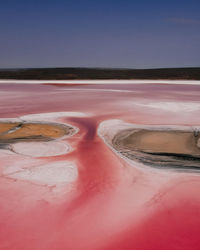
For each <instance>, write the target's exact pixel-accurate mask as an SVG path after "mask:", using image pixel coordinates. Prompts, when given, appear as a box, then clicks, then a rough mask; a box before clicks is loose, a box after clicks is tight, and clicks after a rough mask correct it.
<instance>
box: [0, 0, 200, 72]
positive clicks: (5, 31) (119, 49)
mask: <svg viewBox="0 0 200 250" xmlns="http://www.w3.org/2000/svg"><path fill="white" fill-rule="evenodd" d="M0 31H1V35H0V68H23V67H25V68H28V67H119V68H161V67H200V0H168V1H162V0H160V1H158V0H152V1H151V0H138V1H135V0H99V1H95V0H85V1H84V0H82V1H81V0H69V1H68V0H65V1H64V0H54V1H53V0H48V1H44V0H35V1H34V0H2V1H1V5H0Z"/></svg>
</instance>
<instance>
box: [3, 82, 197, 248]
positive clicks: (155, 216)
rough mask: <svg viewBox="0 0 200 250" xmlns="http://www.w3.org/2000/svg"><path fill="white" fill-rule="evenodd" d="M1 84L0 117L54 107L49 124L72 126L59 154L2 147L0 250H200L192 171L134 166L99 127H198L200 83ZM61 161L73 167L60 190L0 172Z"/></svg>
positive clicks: (195, 174) (31, 167)
mask: <svg viewBox="0 0 200 250" xmlns="http://www.w3.org/2000/svg"><path fill="white" fill-rule="evenodd" d="M0 90H1V91H0V103H1V105H0V118H19V117H21V116H25V115H31V114H40V113H50V112H54V114H52V118H51V121H54V122H62V123H66V124H71V125H73V126H75V127H77V128H78V129H79V131H78V133H77V134H75V135H74V136H72V137H70V138H63V139H62V140H61V141H62V142H66V143H68V144H69V145H70V146H71V147H72V150H71V152H69V153H67V154H64V155H59V156H49V157H32V156H24V155H22V154H8V152H7V151H5V150H1V151H0V171H1V176H0V178H1V180H0V249H2V250H27V249H28V250H38V249H40V250H66V249H67V250H95V249H97V250H132V249H134V250H135V249H138V250H143V249H145V250H146V249H148V250H151V249H152V250H157V249H158V250H161V249H162V250H169V249H170V250H179V249H180V250H186V249H187V250H191V249H192V250H199V249H200V239H199V230H200V216H199V215H200V196H199V193H198V190H200V175H199V174H198V173H187V172H185V173H184V172H174V171H170V170H159V169H152V168H151V167H148V166H146V167H145V168H144V167H142V168H140V167H138V166H136V165H137V164H136V165H135V166H134V163H133V164H130V163H129V162H128V161H126V160H125V159H123V158H121V157H120V156H119V155H118V154H116V153H115V152H114V151H112V150H111V149H110V148H109V147H108V146H107V145H106V144H105V142H104V141H103V140H102V138H101V137H100V136H99V135H98V133H97V130H98V128H99V126H100V124H101V123H102V122H105V121H108V120H113V119H117V120H122V121H123V122H124V123H133V124H144V125H179V126H180V125H187V126H193V125H196V126H198V125H200V116H199V111H200V102H199V100H200V86H192V85H167V84H138V85H137V84H134V85H131V84H127V85H126V84H124V85H121V84H118V85H109V84H108V85H106V84H99V85H97V84H96V85H92V84H88V85H56V84H55V85H54V84H53V85H52V84H51V85H30V84H29V85H26V84H17V85H14V84H13V85H12V84H1V85H0ZM55 112H65V113H62V114H61V115H59V117H56V116H55ZM67 112H69V113H67ZM71 112H75V113H71ZM80 112H81V114H80ZM49 116H51V115H49ZM30 117H31V116H29V117H28V118H27V117H26V118H23V119H27V120H28V119H30ZM38 121H43V119H42V118H41V117H40V118H38ZM112 129H114V125H113V127H112V126H111V127H110V130H111V131H112ZM60 162H64V163H65V162H73V164H74V165H75V166H76V168H77V171H78V177H77V178H76V179H75V180H73V181H71V182H68V183H67V182H66V183H65V182H64V184H63V185H61V186H59V185H58V186H57V184H55V185H53V186H51V185H49V184H48V183H45V181H46V179H45V177H44V183H41V182H40V183H38V182H37V181H33V180H30V178H26V179H20V178H13V177H12V176H10V175H9V174H8V173H7V172H6V170H8V169H11V170H12V168H14V169H15V171H18V169H19V170H20V171H22V170H26V169H34V168H37V167H38V166H41V165H44V164H49V163H55V164H57V163H60ZM29 177H30V176H29Z"/></svg>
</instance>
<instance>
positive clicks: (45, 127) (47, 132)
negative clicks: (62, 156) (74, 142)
mask: <svg viewBox="0 0 200 250" xmlns="http://www.w3.org/2000/svg"><path fill="white" fill-rule="evenodd" d="M73 132H74V128H72V127H70V126H67V125H60V124H50V123H48V124H47V123H46V124H45V123H0V143H9V142H15V141H18V140H20V141H21V140H25V141H26V140H51V139H57V138H60V137H62V136H64V135H69V134H71V133H73Z"/></svg>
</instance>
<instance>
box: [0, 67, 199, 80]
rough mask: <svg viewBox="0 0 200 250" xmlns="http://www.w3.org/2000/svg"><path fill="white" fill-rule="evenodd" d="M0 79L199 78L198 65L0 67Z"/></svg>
mask: <svg viewBox="0 0 200 250" xmlns="http://www.w3.org/2000/svg"><path fill="white" fill-rule="evenodd" d="M0 79H15V80H106V79H110V80H111V79H124V80H129V79H130V80H131V79H132V80H134V79H135V80H137V79H147V80H148V79H149V80H159V79H162V80H165V79H166V80H200V67H193V68H160V69H111V68H29V69H0Z"/></svg>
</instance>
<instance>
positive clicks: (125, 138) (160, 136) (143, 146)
mask: <svg viewBox="0 0 200 250" xmlns="http://www.w3.org/2000/svg"><path fill="white" fill-rule="evenodd" d="M199 139H200V134H199V133H198V132H194V131H181V130H163V131H160V130H147V129H132V130H124V131H120V132H119V133H118V134H117V135H115V137H114V138H113V140H112V145H113V147H114V148H115V149H116V150H117V151H119V152H120V153H122V154H123V155H124V156H126V157H128V158H130V159H133V160H136V161H140V162H143V163H145V164H148V165H152V166H168V167H170V166H171V167H178V166H181V167H184V168H185V167H189V166H190V167H200V148H199V141H200V140H199Z"/></svg>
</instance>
